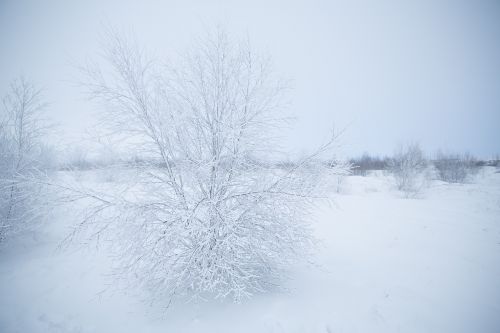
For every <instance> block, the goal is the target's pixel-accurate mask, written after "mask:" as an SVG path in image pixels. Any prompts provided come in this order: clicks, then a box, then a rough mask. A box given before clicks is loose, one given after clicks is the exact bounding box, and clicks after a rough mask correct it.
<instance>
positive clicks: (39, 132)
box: [0, 78, 49, 241]
mask: <svg viewBox="0 0 500 333" xmlns="http://www.w3.org/2000/svg"><path fill="white" fill-rule="evenodd" d="M45 106H46V103H44V102H43V100H42V96H41V91H40V90H39V89H37V88H35V87H34V86H33V84H31V83H29V82H27V81H26V80H25V79H23V78H21V79H18V80H15V81H14V82H13V83H12V84H11V86H10V92H9V93H7V94H6V96H5V97H4V99H3V108H2V113H1V115H0V189H1V191H0V241H2V240H5V239H6V238H8V237H9V236H10V235H12V234H16V233H19V232H20V231H23V230H26V229H29V228H30V227H32V226H33V225H34V222H35V221H37V220H38V219H39V218H40V216H41V215H42V212H41V210H40V206H38V205H37V204H36V202H37V200H39V198H40V197H39V191H40V190H41V188H40V186H39V185H36V183H34V182H26V181H20V179H22V178H24V177H31V176H32V175H33V174H35V173H38V172H39V171H41V170H44V169H46V167H47V164H48V163H49V160H48V159H47V156H43V155H44V154H47V151H48V150H47V146H46V145H44V144H43V142H42V138H43V136H44V135H45V132H46V129H47V125H46V122H45V120H44V119H43V111H44V108H45Z"/></svg>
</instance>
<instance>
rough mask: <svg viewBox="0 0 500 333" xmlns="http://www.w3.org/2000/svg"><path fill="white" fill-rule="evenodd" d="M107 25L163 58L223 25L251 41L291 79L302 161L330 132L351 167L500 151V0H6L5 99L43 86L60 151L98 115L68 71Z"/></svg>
mask: <svg viewBox="0 0 500 333" xmlns="http://www.w3.org/2000/svg"><path fill="white" fill-rule="evenodd" d="M102 22H106V23H109V24H111V25H114V26H116V27H120V28H123V27H129V28H131V29H133V30H134V32H135V34H136V35H137V36H138V37H139V39H140V41H141V42H143V43H144V45H145V46H147V47H148V48H149V49H151V50H154V51H155V53H158V54H169V53H172V52H176V51H181V50H182V49H183V48H185V47H186V46H187V45H188V44H189V41H190V38H192V37H195V36H197V35H200V34H202V33H203V31H204V30H205V29H206V28H207V27H209V28H212V27H214V26H215V25H217V24H221V25H223V26H225V27H226V29H227V30H229V31H230V33H231V34H233V35H235V36H236V37H238V36H240V37H245V36H246V35H247V34H248V36H249V37H250V40H251V42H252V44H253V45H254V46H255V48H256V49H257V50H262V51H264V52H266V53H268V54H270V55H271V56H272V58H273V60H274V63H275V67H276V69H277V71H278V72H279V73H281V74H282V75H283V76H285V77H287V78H291V79H292V80H293V87H294V89H293V90H292V92H291V96H290V97H291V99H292V104H291V106H290V114H291V115H294V116H296V117H297V122H296V124H295V126H294V127H293V129H292V130H290V131H289V133H287V135H286V142H287V144H288V145H289V146H290V147H293V148H294V149H295V150H296V151H301V150H307V149H309V148H311V147H313V146H314V145H316V144H318V143H319V142H320V141H321V140H322V139H324V138H325V137H326V135H327V132H328V130H329V128H330V127H331V126H332V124H334V123H335V124H336V126H337V127H345V126H348V125H349V127H348V130H347V134H346V135H345V138H344V141H345V143H346V144H347V147H346V148H347V152H348V154H349V155H357V154H360V153H362V152H364V151H369V152H371V153H375V154H390V153H391V152H392V151H393V149H394V147H395V146H396V145H397V144H398V143H401V142H406V141H419V142H420V143H421V145H422V146H423V148H424V149H426V150H427V151H428V152H430V153H432V152H434V151H435V150H437V149H438V148H443V149H446V150H451V151H470V152H473V153H475V154H478V155H480V156H482V157H490V156H491V155H492V154H494V153H500V2H498V1H493V0H492V1H479V0H476V1H463V2H462V1H439V0H434V1H431V0H429V1H422V0H421V1H416V0H415V1H375V0H373V1H370V0H361V1H300V2H299V1H281V2H276V1H269V0H268V1H261V0H253V1H245V2H243V1H152V0H150V1H135V2H134V1H124V0H121V1H118V0H116V1H98V0H87V1H67V0H66V1H65V0H61V1H23V0H17V1H14V0H12V1H9V0H0V73H1V75H0V91H1V92H2V94H3V92H5V89H6V86H7V84H8V82H9V81H10V80H11V79H12V78H14V77H16V76H18V75H19V74H24V75H25V76H26V77H28V78H30V79H32V80H33V81H35V82H36V83H38V84H39V85H41V86H43V87H45V90H46V96H47V98H48V99H49V101H50V102H51V103H52V105H51V109H50V114H51V116H52V117H53V118H54V119H55V120H56V121H58V122H59V123H60V124H61V126H62V128H63V129H64V131H65V134H61V135H62V136H63V137H62V141H67V140H68V138H71V139H77V138H79V137H80V136H82V135H83V133H84V130H85V128H88V127H91V126H92V124H93V119H95V112H98V111H99V110H97V109H96V107H95V105H93V104H90V103H88V102H87V101H85V100H84V98H83V94H82V91H80V89H79V88H77V87H75V86H74V85H73V83H72V82H73V81H74V78H75V75H76V70H75V69H74V67H73V65H72V64H73V63H74V62H77V63H78V62H82V61H83V60H84V59H85V57H87V56H90V57H94V56H95V55H96V54H97V52H98V50H99V49H98V45H99V31H100V30H101V28H102Z"/></svg>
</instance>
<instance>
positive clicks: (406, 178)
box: [389, 143, 427, 197]
mask: <svg viewBox="0 0 500 333" xmlns="http://www.w3.org/2000/svg"><path fill="white" fill-rule="evenodd" d="M426 167H427V161H426V159H425V157H424V154H423V152H422V149H421V148H420V146H419V145H418V144H416V143H411V144H408V145H406V146H400V147H399V148H398V149H397V150H396V152H395V154H394V156H393V158H392V159H391V160H390V162H389V168H390V170H391V172H392V174H393V176H394V180H395V182H396V187H397V189H398V190H400V191H402V192H403V193H404V194H405V196H406V197H410V196H414V195H416V194H417V193H418V192H419V191H420V190H421V188H422V186H423V185H424V182H425V177H424V171H425V170H426Z"/></svg>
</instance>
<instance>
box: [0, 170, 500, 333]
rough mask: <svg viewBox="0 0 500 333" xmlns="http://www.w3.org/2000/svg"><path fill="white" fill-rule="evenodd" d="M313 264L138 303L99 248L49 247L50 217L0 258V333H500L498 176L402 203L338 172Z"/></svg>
mask: <svg viewBox="0 0 500 333" xmlns="http://www.w3.org/2000/svg"><path fill="white" fill-rule="evenodd" d="M313 218H314V220H315V228H316V232H317V236H318V237H319V238H320V239H321V240H322V242H321V244H320V246H319V250H318V252H317V254H316V256H315V257H313V258H311V259H312V261H313V263H312V264H304V265H300V266H298V267H295V268H293V270H292V271H291V274H290V276H291V279H290V281H288V282H287V287H288V292H276V293H274V294H265V295H256V296H255V297H253V298H252V299H250V300H248V301H244V302H243V303H240V304H234V303H232V302H230V301H206V302H197V303H193V302H191V303H183V302H177V303H175V304H173V305H171V306H170V307H169V308H165V306H164V305H163V304H159V303H154V304H147V303H146V302H144V300H143V299H141V298H140V297H138V296H137V293H140V291H137V290H130V291H129V292H122V291H116V290H114V289H113V288H108V287H109V284H112V283H113V278H112V277H110V276H109V273H110V272H109V266H110V264H109V263H110V260H109V258H108V256H107V253H106V251H105V250H103V249H102V248H101V249H98V250H96V249H95V247H93V246H91V247H83V248H82V247H81V246H80V245H78V244H76V243H75V244H71V245H70V246H69V247H67V248H65V249H63V250H61V249H58V244H59V243H60V242H61V240H62V239H63V238H64V237H65V236H66V235H67V234H68V232H69V231H70V227H71V225H72V224H74V223H76V222H77V221H76V220H75V219H74V218H72V217H71V214H68V213H67V212H65V213H60V214H56V215H55V217H54V218H53V219H51V221H49V222H47V224H46V225H45V226H44V227H43V229H42V230H39V232H38V233H37V234H36V235H34V236H30V237H26V238H24V239H22V240H17V241H15V242H11V243H10V244H7V246H6V247H4V248H2V250H1V252H0V332H2V333H10V332H22V333H29V332H33V333H35V332H82V333H83V332H85V333H87V332H106V333H108V332H121V333H127V332H218V333H219V332H221V333H222V332H297V333H298V332H311V333H312V332H384V333H387V332H426V333H428V332H439V333H443V332H453V333H457V332H483V333H488V332H491V333H493V332H500V172H499V171H498V170H496V169H494V168H485V169H484V170H483V171H482V173H481V174H480V175H478V176H477V177H476V178H475V180H474V181H473V182H472V183H469V184H463V185H451V184H446V183H442V182H431V183H430V185H429V187H428V188H427V189H426V190H425V191H424V192H423V193H422V194H421V195H420V196H419V197H418V198H413V199H405V198H403V196H402V195H401V194H400V193H398V192H397V191H396V190H394V188H393V187H392V186H391V185H390V178H388V177H386V176H384V175H381V174H379V175H371V176H369V177H357V176H350V177H347V178H346V179H345V180H344V181H343V182H342V189H341V193H339V194H336V195H335V197H334V204H332V205H326V204H325V205H323V206H321V207H320V208H319V209H318V211H317V214H316V216H314V217H313Z"/></svg>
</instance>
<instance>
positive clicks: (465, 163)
mask: <svg viewBox="0 0 500 333" xmlns="http://www.w3.org/2000/svg"><path fill="white" fill-rule="evenodd" d="M433 164H434V167H435V168H436V170H437V176H438V178H439V179H440V180H442V181H445V182H449V183H464V182H466V181H467V180H469V179H470V178H471V177H472V176H473V175H474V174H476V173H477V171H478V169H479V167H478V161H477V160H476V159H475V158H474V157H473V156H471V155H470V154H463V155H460V154H444V153H443V152H438V154H437V156H436V159H435V160H434V161H433Z"/></svg>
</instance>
